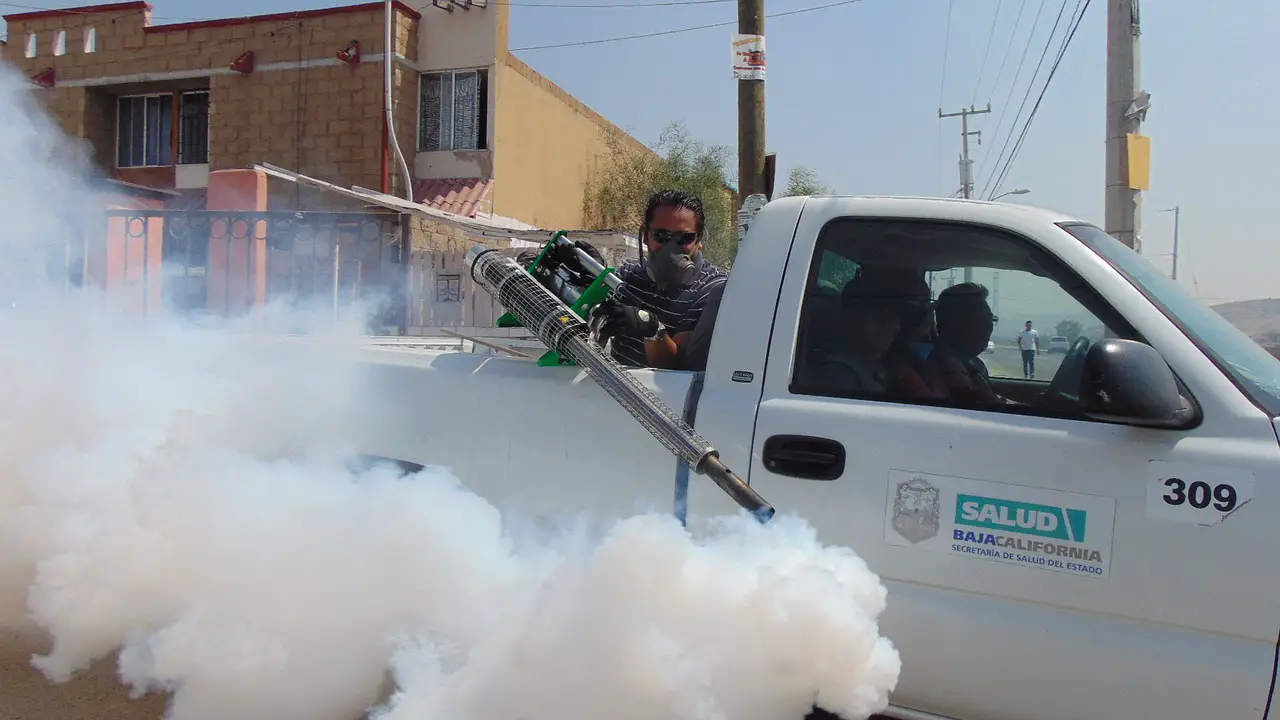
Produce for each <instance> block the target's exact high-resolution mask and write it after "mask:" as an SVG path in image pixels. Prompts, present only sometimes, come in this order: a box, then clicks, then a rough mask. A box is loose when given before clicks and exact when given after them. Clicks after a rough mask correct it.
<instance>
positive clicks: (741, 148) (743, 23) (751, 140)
mask: <svg viewBox="0 0 1280 720" xmlns="http://www.w3.org/2000/svg"><path fill="white" fill-rule="evenodd" d="M744 51H745V52H746V55H747V58H746V59H747V63H746V65H747V67H743V65H744V63H743V62H741V60H740V58H742V57H743V52H744ZM764 72H765V69H764V0H738V37H736V38H734V76H735V77H737V78H738V198H739V202H745V201H746V199H747V198H749V197H751V196H752V195H756V194H760V195H764V194H766V189H765V160H764Z"/></svg>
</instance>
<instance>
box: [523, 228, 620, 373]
mask: <svg viewBox="0 0 1280 720" xmlns="http://www.w3.org/2000/svg"><path fill="white" fill-rule="evenodd" d="M557 244H560V245H566V246H568V247H570V248H573V252H574V253H575V254H576V255H577V258H578V261H579V263H580V264H581V265H582V267H583V268H584V269H585V270H586V272H585V273H583V272H579V271H577V270H575V269H572V268H569V267H567V266H566V265H565V264H564V263H561V262H559V261H558V260H556V259H555V257H554V256H553V255H552V254H551V249H552V248H553V247H554V246H556V245H557ZM614 270H615V268H612V267H606V266H602V265H601V264H600V263H598V262H596V260H595V258H592V257H591V256H590V255H588V254H587V253H585V252H583V251H582V250H581V249H579V248H578V247H576V246H575V245H574V244H573V241H572V240H570V239H569V238H568V232H567V231H565V230H560V231H558V232H556V233H555V234H553V235H552V236H551V239H550V240H549V241H548V242H547V243H546V244H545V245H543V246H542V249H541V250H539V252H538V254H537V257H535V258H534V259H533V262H531V263H529V265H528V266H527V267H525V271H526V272H528V273H529V274H530V275H532V276H533V277H534V279H536V280H537V281H538V284H540V285H542V286H543V287H545V288H546V289H547V290H549V291H551V294H552V295H555V296H556V298H557V299H558V300H560V302H562V303H564V304H565V305H566V306H567V307H568V308H569V309H570V310H572V311H573V313H574V314H575V315H577V316H578V317H579V318H580V319H582V320H583V322H586V320H587V316H588V315H589V314H590V313H591V310H592V309H593V308H595V307H596V306H597V305H599V304H600V303H602V302H604V301H606V300H608V299H609V298H610V297H612V295H613V291H614V289H615V288H616V287H617V285H618V279H617V278H616V277H614ZM523 326H524V325H523V323H521V322H520V320H518V319H517V318H516V316H515V315H513V314H512V313H510V312H506V313H503V315H502V317H500V318H498V327H500V328H513V327H523ZM575 364H576V363H575V362H574V361H573V360H570V359H568V358H565V357H562V356H561V355H560V353H558V352H556V351H555V350H548V351H547V352H545V353H543V355H542V357H540V358H538V365H539V366H541V367H559V366H562V365H575Z"/></svg>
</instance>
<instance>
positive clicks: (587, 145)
mask: <svg viewBox="0 0 1280 720" xmlns="http://www.w3.org/2000/svg"><path fill="white" fill-rule="evenodd" d="M496 85H497V87H498V97H497V103H496V104H497V107H496V112H495V113H494V115H495V122H494V127H495V133H494V135H495V140H494V144H495V147H496V148H498V151H497V154H496V155H495V158H494V178H495V180H496V181H495V183H494V188H493V211H494V212H495V213H496V214H498V215H505V216H507V217H514V218H519V219H520V220H523V221H524V222H527V223H531V224H533V225H537V226H538V227H544V228H573V229H587V228H585V223H584V220H583V213H582V206H583V197H584V193H585V191H586V189H587V185H588V181H589V180H590V178H591V176H592V173H593V170H594V168H595V167H596V166H597V165H598V163H599V162H600V161H601V159H602V158H604V157H605V154H606V152H607V151H608V146H607V145H606V143H605V138H606V136H607V134H616V135H618V136H621V137H622V138H623V140H624V142H626V143H627V144H629V145H631V146H632V147H633V148H636V149H637V150H640V151H642V152H651V151H650V150H648V149H647V148H645V147H644V145H642V144H641V143H640V142H639V141H637V140H635V139H634V138H632V137H631V136H629V135H627V134H626V133H624V132H623V131H622V130H621V129H620V128H618V126H616V125H614V124H613V123H611V122H609V121H608V120H606V119H605V118H604V116H602V115H600V114H599V113H597V112H596V111H594V110H592V109H591V108H589V107H587V106H586V105H584V104H583V103H582V101H580V100H578V99H577V98H575V97H573V96H572V95H570V94H569V93H567V92H565V91H564V90H563V89H561V88H560V87H559V86H557V85H556V84H555V83H553V82H551V81H550V80H548V79H547V78H545V77H543V76H542V75H540V74H539V73H538V72H536V71H535V70H534V69H533V68H531V67H529V66H528V65H526V64H525V63H524V62H522V61H521V60H520V59H519V58H517V57H515V56H514V55H511V54H505V55H504V57H503V59H502V61H501V63H499V65H498V82H497V83H496Z"/></svg>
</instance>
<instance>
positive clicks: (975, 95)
mask: <svg viewBox="0 0 1280 720" xmlns="http://www.w3.org/2000/svg"><path fill="white" fill-rule="evenodd" d="M1003 5H1004V0H1000V1H999V2H997V3H996V14H995V15H993V16H992V17H991V30H990V31H989V32H988V33H987V49H986V50H983V51H982V64H981V65H979V66H978V82H976V83H974V84H973V98H972V99H971V100H969V104H970V105H977V104H978V88H980V87H982V74H983V73H985V72H986V71H987V56H988V55H989V54H991V39H992V38H994V37H995V35H996V21H997V20H999V19H1000V8H1001V6H1003Z"/></svg>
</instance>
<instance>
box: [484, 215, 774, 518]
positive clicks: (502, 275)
mask: <svg viewBox="0 0 1280 720" xmlns="http://www.w3.org/2000/svg"><path fill="white" fill-rule="evenodd" d="M557 246H559V247H557ZM567 253H572V256H573V257H574V258H576V260H577V262H576V263H574V264H573V265H575V266H577V267H571V266H570V265H569V264H568V263H565V262H562V261H560V260H559V259H557V258H559V257H562V256H563V255H564V254H567ZM467 265H468V266H469V267H470V268H471V277H472V278H473V279H474V280H475V281H476V282H477V283H479V284H480V285H481V286H482V287H484V288H485V289H486V290H487V291H488V292H489V294H491V295H492V296H493V297H494V298H497V300H498V302H499V303H501V304H502V306H503V307H504V308H505V309H506V310H507V312H506V313H505V314H504V315H503V316H502V317H501V318H499V320H498V326H499V327H520V326H523V327H525V328H527V329H528V330H530V331H532V332H533V333H534V334H535V335H537V336H538V339H539V340H541V341H542V342H543V343H544V344H545V345H546V346H547V348H548V352H547V353H546V354H545V355H543V356H542V358H541V359H540V360H539V361H538V364H539V365H543V366H547V365H566V364H576V365H580V366H582V367H583V368H584V369H585V370H586V371H587V373H588V374H590V375H591V376H592V377H593V378H594V379H595V381H596V382H597V383H598V384H599V385H600V387H602V388H603V389H604V391H605V392H607V393H608V394H609V395H610V396H611V397H612V398H613V399H614V400H615V401H616V402H617V403H618V404H619V405H621V406H622V407H623V408H625V409H626V410H627V412H629V413H631V416H632V417H634V418H635V419H636V420H638V421H639V422H640V424H641V425H643V426H644V427H645V429H646V430H648V431H649V433H650V434H651V435H653V437H654V438H656V439H657V440H658V442H660V443H661V444H662V445H663V446H664V447H666V448H667V450H668V451H670V452H671V453H672V454H673V455H675V456H676V457H677V458H678V459H679V460H680V461H681V462H683V463H685V464H686V465H688V466H689V467H690V468H691V469H692V470H693V471H694V472H696V473H698V474H700V475H706V476H708V477H710V478H711V479H712V480H714V481H715V483H716V485H719V486H720V489H721V490H724V491H725V492H726V493H728V495H729V496H730V497H731V498H733V499H734V501H735V502H737V503H738V505H740V506H741V507H742V508H744V509H745V510H747V511H748V512H750V513H751V514H752V515H753V516H755V518H756V519H757V520H759V521H760V522H761V523H766V522H768V521H769V520H770V519H771V518H772V517H773V514H774V510H773V507H772V506H770V505H769V503H767V502H765V500H764V498H762V497H760V495H759V494H758V493H757V492H756V491H755V490H753V489H752V488H751V487H750V486H749V485H747V483H746V482H745V481H744V480H743V479H742V478H741V477H739V476H738V475H737V474H736V473H734V472H733V471H732V470H730V469H729V468H728V467H726V466H725V464H724V463H723V462H721V461H720V453H719V451H717V450H716V449H715V448H714V447H712V446H711V445H710V443H708V442H707V441H706V440H705V439H703V438H702V436H701V435H699V434H698V433H697V431H695V430H694V429H693V428H691V427H689V425H688V424H687V423H686V422H684V420H683V419H681V418H680V416H679V415H677V414H676V413H675V412H674V411H673V410H672V409H671V408H670V407H668V406H667V404H666V403H664V402H663V401H662V399H661V398H659V397H658V396H657V395H655V394H653V393H652V392H650V391H649V389H648V388H646V387H645V386H643V385H641V384H640V382H639V381H637V380H636V379H635V378H634V377H632V376H631V374H630V373H628V372H627V371H626V369H625V368H623V367H622V366H621V365H619V364H618V363H617V362H615V361H614V360H613V358H611V357H609V356H608V355H607V354H606V353H605V351H604V350H603V349H602V348H601V347H600V346H599V345H597V344H596V343H595V342H594V341H593V340H592V339H591V334H590V331H589V328H588V325H587V318H588V317H590V315H591V310H592V309H593V308H595V307H596V306H597V305H599V304H600V303H602V302H605V301H608V300H610V299H611V298H612V296H613V294H614V293H615V292H616V291H617V290H618V289H619V288H620V287H621V285H622V283H621V282H620V281H619V280H618V278H617V276H616V275H615V274H614V268H611V267H605V266H604V265H602V264H601V263H599V262H597V261H596V259H595V258H593V257H591V255H589V254H588V253H586V252H585V251H583V250H582V249H581V248H579V247H577V245H576V244H575V243H574V242H573V241H572V240H570V239H569V238H568V237H567V235H566V233H564V232H563V231H562V232H557V233H555V234H554V235H552V236H551V239H550V240H549V241H548V242H547V243H546V245H544V246H543V247H542V249H541V251H540V252H538V253H537V255H536V256H535V257H534V258H533V260H532V262H530V263H529V264H528V266H527V267H525V266H522V265H521V264H520V263H518V262H516V261H515V260H514V259H512V258H510V257H507V256H506V255H504V254H502V253H501V252H500V251H499V250H497V249H495V248H487V247H485V246H483V245H477V246H475V247H473V248H471V250H469V251H468V252H467Z"/></svg>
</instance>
